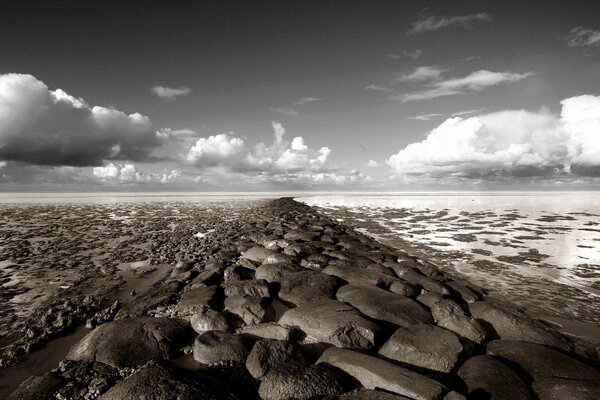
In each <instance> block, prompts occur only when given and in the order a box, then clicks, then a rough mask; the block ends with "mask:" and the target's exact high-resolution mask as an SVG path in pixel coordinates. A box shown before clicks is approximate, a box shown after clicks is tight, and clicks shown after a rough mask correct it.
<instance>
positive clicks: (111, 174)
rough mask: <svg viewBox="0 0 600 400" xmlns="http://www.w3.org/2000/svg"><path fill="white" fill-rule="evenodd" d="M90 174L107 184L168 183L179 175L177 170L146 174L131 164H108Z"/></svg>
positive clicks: (95, 168) (96, 168)
mask: <svg viewBox="0 0 600 400" xmlns="http://www.w3.org/2000/svg"><path fill="white" fill-rule="evenodd" d="M92 173H93V175H94V176H95V177H96V178H98V179H100V180H101V181H103V182H108V183H169V182H171V181H173V180H175V179H177V178H178V177H179V176H180V175H181V172H180V171H178V170H171V171H170V172H168V173H167V172H164V173H155V174H148V173H145V172H142V171H138V169H137V167H136V166H135V165H134V164H131V163H126V164H118V163H109V164H107V165H105V166H102V167H94V169H93V170H92Z"/></svg>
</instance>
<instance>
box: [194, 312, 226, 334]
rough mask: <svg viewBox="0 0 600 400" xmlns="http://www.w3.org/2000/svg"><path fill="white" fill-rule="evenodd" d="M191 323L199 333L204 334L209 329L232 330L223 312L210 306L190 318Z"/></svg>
mask: <svg viewBox="0 0 600 400" xmlns="http://www.w3.org/2000/svg"><path fill="white" fill-rule="evenodd" d="M190 325H191V326H192V329H194V330H195V331H196V332H197V333H199V334H202V333H204V332H208V331H224V332H228V331H229V330H230V325H229V321H228V320H227V318H225V316H223V314H221V313H220V312H217V311H215V310H211V309H210V308H205V309H203V310H201V311H199V312H197V313H196V314H194V315H192V318H190Z"/></svg>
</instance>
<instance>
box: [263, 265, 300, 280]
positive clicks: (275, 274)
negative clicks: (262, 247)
mask: <svg viewBox="0 0 600 400" xmlns="http://www.w3.org/2000/svg"><path fill="white" fill-rule="evenodd" d="M299 271H304V268H302V267H300V266H298V265H296V264H292V263H289V262H284V263H276V264H262V265H261V266H260V267H258V268H257V269H256V275H255V276H256V279H264V280H266V281H267V282H275V281H278V280H280V279H281V278H282V277H283V276H285V275H287V274H291V273H293V272H299Z"/></svg>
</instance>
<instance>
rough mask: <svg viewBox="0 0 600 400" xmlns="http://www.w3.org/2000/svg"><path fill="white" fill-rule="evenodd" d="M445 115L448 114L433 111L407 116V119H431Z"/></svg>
mask: <svg viewBox="0 0 600 400" xmlns="http://www.w3.org/2000/svg"><path fill="white" fill-rule="evenodd" d="M445 116H446V114H438V113H431V114H419V115H414V116H412V117H407V119H412V120H415V121H430V120H432V119H434V118H441V117H445Z"/></svg>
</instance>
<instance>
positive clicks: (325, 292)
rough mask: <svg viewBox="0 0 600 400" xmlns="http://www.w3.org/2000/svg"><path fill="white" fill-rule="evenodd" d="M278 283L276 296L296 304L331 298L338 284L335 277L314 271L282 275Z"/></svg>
mask: <svg viewBox="0 0 600 400" xmlns="http://www.w3.org/2000/svg"><path fill="white" fill-rule="evenodd" d="M279 283H280V288H279V292H278V297H279V298H280V299H281V300H284V301H287V302H290V303H292V304H295V305H297V306H299V305H302V304H306V303H309V302H311V301H315V300H323V299H332V298H334V297H335V292H336V290H337V288H338V286H339V285H340V281H339V280H338V279H337V278H336V277H333V276H330V275H326V274H322V273H320V272H314V271H301V272H294V273H291V274H287V275H284V276H283V277H282V278H281V279H280V281H279Z"/></svg>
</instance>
